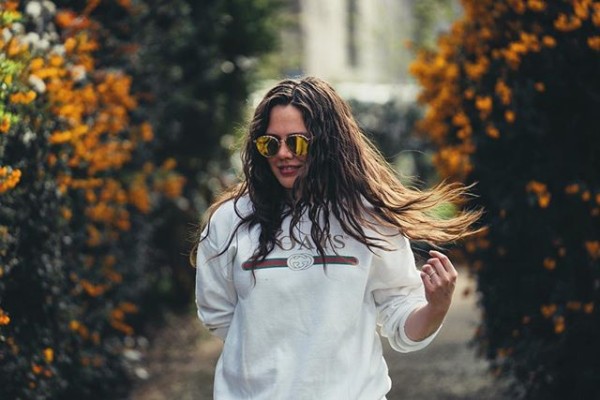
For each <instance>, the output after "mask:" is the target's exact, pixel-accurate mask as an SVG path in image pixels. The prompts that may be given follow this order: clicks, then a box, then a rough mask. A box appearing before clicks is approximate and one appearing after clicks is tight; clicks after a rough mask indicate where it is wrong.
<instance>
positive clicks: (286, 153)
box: [277, 140, 294, 158]
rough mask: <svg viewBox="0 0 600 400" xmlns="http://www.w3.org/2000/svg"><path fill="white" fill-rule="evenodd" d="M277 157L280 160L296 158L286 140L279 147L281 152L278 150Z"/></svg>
mask: <svg viewBox="0 0 600 400" xmlns="http://www.w3.org/2000/svg"><path fill="white" fill-rule="evenodd" d="M277 157H279V158H292V157H294V153H292V151H291V150H290V148H289V147H288V145H287V143H286V142H285V140H282V141H281V144H280V145H279V150H277Z"/></svg>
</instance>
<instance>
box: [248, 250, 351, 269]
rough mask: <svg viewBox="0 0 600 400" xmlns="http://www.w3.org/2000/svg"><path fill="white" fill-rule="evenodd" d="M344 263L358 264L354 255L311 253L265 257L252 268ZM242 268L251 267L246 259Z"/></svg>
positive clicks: (295, 267) (290, 267)
mask: <svg viewBox="0 0 600 400" xmlns="http://www.w3.org/2000/svg"><path fill="white" fill-rule="evenodd" d="M325 264H327V265H345V266H347V267H354V266H357V265H358V259H357V258H356V257H348V256H337V255H336V256H325V257H321V256H313V255H311V254H293V255H291V256H289V257H288V258H267V259H265V260H264V261H261V262H259V263H257V264H255V265H254V269H265V268H289V269H291V270H292V271H304V270H306V269H309V268H310V267H312V266H313V265H325ZM242 268H243V269H244V270H246V271H249V270H251V269H252V263H251V262H250V261H246V262H245V263H243V264H242Z"/></svg>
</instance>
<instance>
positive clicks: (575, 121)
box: [412, 0, 600, 399]
mask: <svg viewBox="0 0 600 400" xmlns="http://www.w3.org/2000/svg"><path fill="white" fill-rule="evenodd" d="M462 5H463V7H464V15H463V17H462V19H460V20H459V21H457V22H456V23H455V24H454V25H453V26H452V28H451V31H450V32H449V33H447V34H445V35H443V36H442V37H441V38H440V40H439V43H438V48H437V49H436V50H434V51H429V52H427V51H423V52H421V53H420V55H419V57H418V58H417V60H416V61H415V63H414V64H413V65H412V72H413V73H414V75H415V76H416V77H417V78H418V79H419V81H420V82H421V84H422V86H423V91H422V93H421V96H420V100H421V102H422V103H423V104H425V105H426V106H427V111H426V114H425V116H424V118H423V119H422V120H421V121H419V128H420V130H421V131H422V132H426V133H427V134H428V135H429V137H430V138H432V140H433V141H434V142H435V143H436V144H437V146H438V151H437V154H436V156H435V162H436V165H437V167H438V171H439V172H440V174H441V175H442V176H443V177H444V178H446V179H455V180H462V181H464V182H466V183H474V182H475V183H477V185H476V186H475V189H474V190H475V192H476V194H477V195H478V198H477V199H476V200H475V202H474V203H475V205H478V206H482V207H484V208H485V209H486V215H485V219H484V221H483V222H484V223H485V225H487V230H486V233H485V234H484V235H481V236H480V237H477V238H475V239H473V240H471V241H469V242H468V243H467V244H466V250H467V256H468V259H469V261H470V264H471V265H472V267H473V270H474V271H475V272H476V274H477V280H478V291H479V293H480V294H481V306H482V310H483V318H482V322H481V325H480V327H479V329H478V331H477V332H476V339H477V343H478V344H479V347H480V349H481V351H482V352H483V354H485V355H486V356H487V357H488V358H489V359H490V361H491V365H492V368H493V371H494V372H495V373H496V374H498V375H500V376H504V377H510V378H512V379H514V383H515V384H514V385H513V389H514V395H515V396H516V397H522V398H532V399H538V398H540V399H542V398H543V399H554V398H557V399H563V398H599V397H600V384H599V383H598V380H597V377H598V376H600V362H599V361H598V360H599V359H600V358H599V357H598V355H599V354H600V342H599V341H598V340H597V337H598V336H599V335H600V304H599V302H600V264H599V259H600V229H599V228H600V224H599V221H598V219H599V217H600V158H599V157H598V149H600V135H599V133H600V119H599V118H598V110H600V74H598V71H600V2H597V1H589V0H560V1H552V2H550V1H542V0H528V1H524V0H503V1H491V0H477V1H476V0H463V1H462Z"/></svg>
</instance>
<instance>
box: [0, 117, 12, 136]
mask: <svg viewBox="0 0 600 400" xmlns="http://www.w3.org/2000/svg"><path fill="white" fill-rule="evenodd" d="M9 129H10V118H8V116H7V115H5V116H4V117H2V119H1V120H0V132H2V133H6V132H8V130H9Z"/></svg>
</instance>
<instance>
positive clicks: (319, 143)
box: [190, 77, 481, 265]
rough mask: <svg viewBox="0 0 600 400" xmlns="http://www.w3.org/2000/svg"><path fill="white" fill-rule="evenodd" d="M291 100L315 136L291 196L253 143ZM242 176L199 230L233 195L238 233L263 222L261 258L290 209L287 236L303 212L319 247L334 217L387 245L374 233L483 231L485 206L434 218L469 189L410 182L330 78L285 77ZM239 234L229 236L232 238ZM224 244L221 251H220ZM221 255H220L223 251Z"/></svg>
mask: <svg viewBox="0 0 600 400" xmlns="http://www.w3.org/2000/svg"><path fill="white" fill-rule="evenodd" d="M278 105H292V106H294V107H296V108H297V109H298V110H300V111H301V113H302V116H303V118H304V123H305V125H306V128H307V130H308V132H309V133H310V135H311V137H312V139H311V143H310V147H309V151H308V155H307V158H306V162H305V164H304V168H303V169H302V170H301V172H300V175H298V178H297V179H296V180H295V182H294V187H293V188H292V190H291V193H293V194H294V196H293V197H291V198H290V196H289V195H288V194H287V192H286V191H285V189H284V188H283V187H282V186H281V185H280V184H279V182H278V181H277V179H276V178H275V176H274V175H273V173H272V171H271V169H270V167H269V164H268V161H267V159H266V158H264V157H263V156H261V155H260V154H259V153H258V151H257V150H256V148H255V147H254V145H253V140H254V139H256V138H257V137H259V136H261V135H263V134H265V132H266V129H267V126H268V125H269V116H270V113H271V110H272V109H273V107H275V106H278ZM242 160H243V173H244V179H243V180H242V182H241V183H239V184H238V185H237V186H235V187H233V188H231V189H229V190H228V191H226V192H225V193H223V194H222V195H221V196H220V197H219V198H218V199H217V201H216V202H215V203H214V204H213V205H212V206H211V207H210V208H209V209H208V211H207V218H205V222H204V224H203V226H201V227H200V232H202V230H203V229H204V227H205V226H207V225H208V226H209V223H210V218H211V217H212V215H213V213H214V212H215V210H216V209H217V208H218V207H219V206H220V205H222V204H223V203H225V202H227V201H229V200H234V204H235V205H236V206H235V207H234V208H235V210H236V213H237V214H238V216H239V217H240V222H239V224H238V225H237V226H236V227H235V230H234V233H235V232H236V231H237V230H238V229H239V228H240V227H241V226H243V225H248V226H249V227H252V226H256V225H258V226H260V236H259V241H258V246H257V248H256V250H255V252H254V255H253V256H252V259H251V261H252V262H253V263H257V262H260V261H262V260H264V259H265V258H266V256H267V255H268V254H269V253H270V252H271V251H272V250H273V248H274V247H275V244H276V242H277V235H278V233H279V231H280V229H281V224H282V221H283V219H284V218H285V217H287V216H289V215H291V223H290V229H289V235H290V237H291V239H292V240H296V239H297V238H296V236H295V233H294V231H295V229H294V227H296V226H297V224H298V222H299V221H300V218H301V217H302V216H303V215H306V216H308V218H309V219H310V221H311V224H312V228H311V232H310V234H311V237H312V241H313V243H314V244H315V246H316V248H317V251H318V253H319V254H320V255H321V256H324V255H325V253H324V248H325V247H326V245H327V243H328V241H330V236H329V231H330V218H331V217H335V219H337V221H339V223H340V225H341V228H342V229H343V230H344V232H345V233H346V234H348V235H349V236H351V237H353V238H354V239H356V240H357V241H359V242H360V243H363V244H364V245H366V246H368V247H369V248H370V249H371V250H373V248H380V249H384V250H388V247H387V241H386V240H384V239H381V237H375V236H372V235H371V236H370V235H369V234H367V230H374V231H375V232H379V233H380V232H382V231H385V232H390V228H391V231H393V232H397V233H401V234H403V235H404V236H406V237H407V238H409V239H411V240H419V241H425V242H428V243H430V244H433V245H437V244H442V243H448V242H453V241H456V240H458V239H461V238H463V237H465V236H468V235H470V234H473V233H475V232H477V230H476V229H473V228H472V226H473V224H474V223H475V222H476V221H477V220H478V219H479V217H480V216H481V211H480V210H462V211H459V212H458V213H457V214H456V215H454V216H453V217H451V218H448V219H440V218H439V217H436V216H435V215H434V214H433V213H432V210H434V208H435V207H437V206H439V205H440V204H442V203H453V204H456V203H463V202H464V200H465V197H466V196H467V195H468V190H469V187H465V186H463V185H460V184H458V183H451V184H444V183H442V184H439V185H437V186H435V187H434V188H432V189H430V190H427V191H421V190H417V189H414V188H408V187H406V186H404V185H403V184H402V183H400V181H399V180H398V178H397V177H396V174H395V172H394V171H393V169H392V168H391V166H390V165H389V164H388V163H387V162H386V161H385V159H384V157H383V156H382V155H381V153H380V152H379V151H378V150H377V149H376V147H375V146H374V145H373V143H371V141H370V140H369V139H368V138H367V137H366V136H365V135H364V134H363V133H362V132H361V130H360V128H359V126H358V124H357V122H356V120H355V119H354V117H353V116H352V113H351V110H350V107H349V106H348V104H347V103H346V102H345V101H344V100H343V99H342V98H341V97H340V96H339V95H338V94H337V93H336V91H335V90H334V89H333V88H332V87H331V86H330V85H329V84H328V83H327V82H325V81H323V80H321V79H318V78H314V77H306V78H303V79H299V80H293V79H287V80H283V81H281V82H279V83H278V84H277V85H276V86H275V87H273V88H272V89H271V90H270V91H269V92H268V93H267V94H266V95H265V96H264V98H263V99H262V101H261V102H260V104H259V105H258V106H257V108H256V110H255V112H254V116H253V118H252V121H251V123H250V127H249V131H248V134H247V135H246V137H245V138H244V143H243V147H242ZM244 196H248V197H249V200H250V201H251V204H252V212H251V213H250V214H249V215H241V213H240V212H239V211H238V208H237V203H238V201H239V200H240V199H241V198H242V197H244ZM208 234H209V232H208V230H207V232H206V234H205V235H204V236H203V237H202V235H198V237H197V239H198V240H196V246H194V248H193V249H192V252H191V254H190V261H191V263H192V265H194V264H195V262H194V261H195V254H196V251H197V244H198V243H199V242H200V241H201V240H204V239H205V238H206V237H207V236H208ZM233 237H234V235H233V234H232V235H231V238H230V242H229V244H230V243H231V241H232V240H233ZM225 250H226V249H223V251H222V253H224V252H225ZM222 253H220V254H222Z"/></svg>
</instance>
